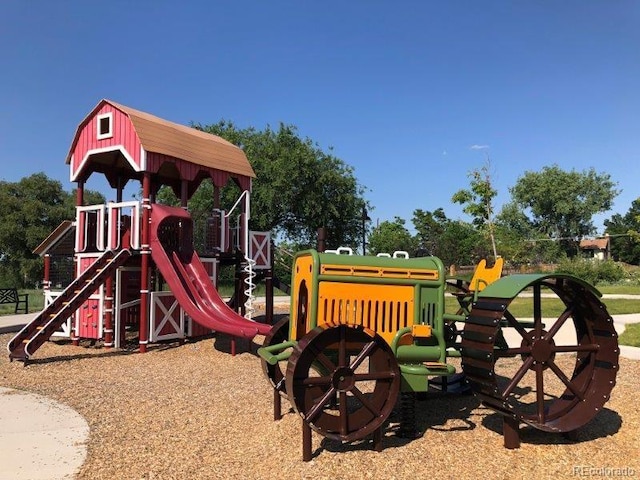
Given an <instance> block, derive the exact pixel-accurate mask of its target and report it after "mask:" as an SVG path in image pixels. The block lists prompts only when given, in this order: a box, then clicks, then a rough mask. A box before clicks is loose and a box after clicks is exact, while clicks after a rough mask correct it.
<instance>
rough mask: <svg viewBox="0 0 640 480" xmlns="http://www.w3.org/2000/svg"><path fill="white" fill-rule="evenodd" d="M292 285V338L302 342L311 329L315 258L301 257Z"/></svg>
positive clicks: (297, 262) (298, 260)
mask: <svg viewBox="0 0 640 480" xmlns="http://www.w3.org/2000/svg"><path fill="white" fill-rule="evenodd" d="M293 272H294V275H293V284H292V285H291V307H290V308H291V310H290V311H291V328H292V330H291V338H292V339H296V340H300V339H301V338H302V337H303V336H304V335H305V334H306V333H307V332H308V331H309V330H311V328H310V325H311V323H310V317H311V315H312V312H311V298H312V295H313V288H314V281H313V257H312V256H311V255H304V256H300V257H298V258H297V259H296V263H295V265H294V266H293Z"/></svg>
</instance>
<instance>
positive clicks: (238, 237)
mask: <svg viewBox="0 0 640 480" xmlns="http://www.w3.org/2000/svg"><path fill="white" fill-rule="evenodd" d="M66 163H67V164H68V165H69V167H70V178H71V181H73V182H76V183H77V198H76V205H77V207H76V218H75V221H74V222H71V221H68V222H64V223H63V224H62V225H60V226H59V227H58V228H57V229H56V230H55V231H54V232H52V234H51V235H50V236H49V237H48V238H47V239H46V240H45V241H44V242H43V243H42V244H41V245H40V246H39V247H38V248H37V249H36V252H37V253H40V254H41V255H43V256H44V261H45V281H44V287H45V300H46V301H45V308H44V309H43V311H42V312H40V313H39V314H38V315H37V316H36V317H35V318H34V319H33V321H32V322H31V323H29V324H28V325H26V326H25V327H24V328H23V329H22V330H21V331H20V332H19V333H18V334H17V335H16V336H15V337H14V338H13V339H12V340H11V341H10V342H9V345H8V349H9V356H10V358H11V359H12V360H13V359H17V360H22V361H24V362H25V363H26V362H27V361H28V360H29V359H30V358H31V357H32V356H33V354H34V353H35V352H36V350H37V349H38V348H39V347H40V346H41V345H42V344H44V343H45V342H46V341H47V340H48V339H49V338H50V337H51V336H53V335H62V336H68V337H70V338H71V339H72V341H73V343H74V344H76V345H78V344H79V341H80V340H81V339H90V340H94V341H97V340H103V341H104V345H105V347H121V346H122V343H123V339H124V333H125V329H132V328H133V329H135V328H137V329H138V332H139V340H138V341H139V349H140V352H145V351H146V349H147V345H148V343H150V342H157V341H160V340H166V339H176V338H185V337H197V336H203V335H206V334H210V333H211V332H212V331H215V332H218V333H222V334H227V335H229V336H231V339H232V342H231V350H232V353H234V352H235V339H236V338H245V339H251V338H253V337H254V336H255V335H257V334H262V335H264V334H266V333H268V331H269V329H270V326H269V325H267V324H263V323H258V322H255V321H253V320H251V319H250V316H251V311H252V305H251V301H252V291H253V287H254V285H253V280H254V277H255V274H256V270H260V269H265V270H266V269H269V268H270V258H271V256H270V240H269V234H268V233H267V232H251V231H249V228H248V220H249V213H250V212H249V205H250V202H249V198H250V191H251V182H252V179H253V178H255V173H254V171H253V169H252V168H251V165H250V164H249V162H248V160H247V158H246V156H245V154H244V152H243V151H242V150H241V149H240V148H238V147H236V146H235V145H233V144H231V143H229V142H227V141H226V140H224V139H222V138H220V137H217V136H215V135H211V134H208V133H205V132H202V131H199V130H196V129H194V128H189V127H186V126H183V125H178V124H175V123H171V122H168V121H166V120H162V119H160V118H158V117H155V116H153V115H150V114H147V113H144V112H141V111H138V110H134V109H132V108H129V107H126V106H124V105H120V104H118V103H115V102H112V101H109V100H102V101H101V102H100V103H98V105H97V106H96V107H95V108H94V109H93V110H92V111H91V113H89V115H88V116H87V117H86V118H85V119H84V120H83V121H82V122H81V123H80V125H79V126H78V129H77V131H76V134H75V137H74V139H73V143H72V145H71V149H70V151H69V154H68V156H67V159H66ZM93 173H101V174H103V175H104V176H105V177H106V179H107V181H108V182H109V185H110V186H111V187H112V188H114V189H115V191H116V201H115V202H108V203H107V204H100V205H85V204H84V187H85V183H86V181H87V180H88V178H89V177H90V175H91V174H93ZM204 179H211V181H212V183H213V186H214V188H213V196H214V199H213V201H214V205H215V206H216V207H219V206H220V189H221V188H222V187H223V186H225V185H226V184H227V182H228V181H230V180H232V181H233V182H235V184H236V185H237V186H238V187H239V188H240V191H241V192H242V193H241V194H240V196H239V198H238V200H237V202H236V203H235V205H234V207H233V208H232V209H231V210H230V211H228V212H225V211H223V210H221V209H220V208H216V209H214V212H212V216H211V218H210V219H209V221H208V222H207V234H206V239H207V241H206V242H205V243H206V247H205V255H204V256H203V257H202V258H201V256H200V255H198V254H197V253H196V251H195V250H194V242H193V234H194V232H193V222H192V219H191V217H190V215H189V213H188V212H187V210H186V207H187V201H188V200H189V198H190V197H191V196H192V195H193V193H194V192H195V191H196V189H197V188H198V186H199V185H200V183H201V182H202V181H203V180H204ZM130 180H137V181H139V182H140V183H141V186H142V200H141V201H123V200H122V195H123V189H124V187H125V185H126V184H127V182H129V181H130ZM163 185H167V186H169V187H171V188H172V189H173V191H174V192H175V193H176V195H177V196H178V198H180V202H181V205H182V208H176V207H169V206H165V205H160V204H157V203H155V198H156V194H157V192H158V190H159V189H160V187H161V186H163ZM65 246H66V249H67V251H68V253H70V254H71V256H72V258H73V268H74V274H73V275H72V278H71V279H69V281H70V283H69V284H68V285H66V288H64V287H65V285H63V284H54V285H52V281H51V278H50V277H51V270H52V258H56V257H55V255H54V254H55V253H60V252H63V253H64V251H65ZM71 246H73V248H71ZM71 256H70V258H71ZM54 263H56V262H54ZM58 263H60V262H57V263H56V265H57V264H58ZM68 263H71V262H70V260H69V261H68ZM229 264H232V265H236V266H237V267H238V268H237V270H238V271H241V272H242V280H243V281H242V282H240V281H237V282H236V292H235V294H234V296H233V299H234V302H233V307H230V306H228V305H227V303H226V302H225V301H224V300H223V299H222V298H221V297H220V295H219V294H218V291H217V289H216V287H215V282H216V278H217V272H218V267H219V266H221V265H229ZM63 283H64V282H63ZM165 285H166V286H168V287H169V289H168V290H167V289H166V288H163V287H164V286H165ZM52 287H53V288H52ZM56 287H59V290H57V291H56ZM268 287H269V285H268ZM268 290H270V289H269V288H268ZM242 314H244V316H242Z"/></svg>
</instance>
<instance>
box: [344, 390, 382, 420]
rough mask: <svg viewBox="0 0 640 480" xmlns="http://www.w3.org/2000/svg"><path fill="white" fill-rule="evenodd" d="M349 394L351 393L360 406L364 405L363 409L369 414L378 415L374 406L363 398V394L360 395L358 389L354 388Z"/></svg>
mask: <svg viewBox="0 0 640 480" xmlns="http://www.w3.org/2000/svg"><path fill="white" fill-rule="evenodd" d="M351 393H353V396H354V397H356V398H357V399H358V400H360V403H362V405H364V407H365V408H366V409H367V410H369V411H370V412H371V413H373V414H374V415H376V416H377V415H379V414H380V412H379V411H378V409H377V408H376V407H375V405H374V404H373V403H371V402H370V401H369V399H368V398H367V397H365V395H364V393H362V392H361V391H360V389H359V388H358V387H355V386H354V387H353V389H352V390H351Z"/></svg>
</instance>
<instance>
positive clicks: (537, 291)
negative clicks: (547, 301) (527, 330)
mask: <svg viewBox="0 0 640 480" xmlns="http://www.w3.org/2000/svg"><path fill="white" fill-rule="evenodd" d="M533 325H534V327H533V330H534V332H535V337H536V338H541V337H542V294H541V288H540V284H539V283H536V284H535V285H534V286H533Z"/></svg>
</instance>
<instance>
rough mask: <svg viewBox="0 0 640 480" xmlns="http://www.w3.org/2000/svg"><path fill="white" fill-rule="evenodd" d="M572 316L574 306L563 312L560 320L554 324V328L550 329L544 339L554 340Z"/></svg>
mask: <svg viewBox="0 0 640 480" xmlns="http://www.w3.org/2000/svg"><path fill="white" fill-rule="evenodd" d="M571 315H573V306H569V307H567V308H566V309H565V311H564V312H562V315H560V317H559V318H558V320H557V321H556V323H554V324H553V326H552V327H551V328H550V329H549V331H548V332H547V334H546V335H545V336H544V339H545V340H551V339H552V338H553V336H554V335H555V334H556V333H558V330H560V328H561V327H562V325H564V322H566V321H567V318H569V317H571Z"/></svg>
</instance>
